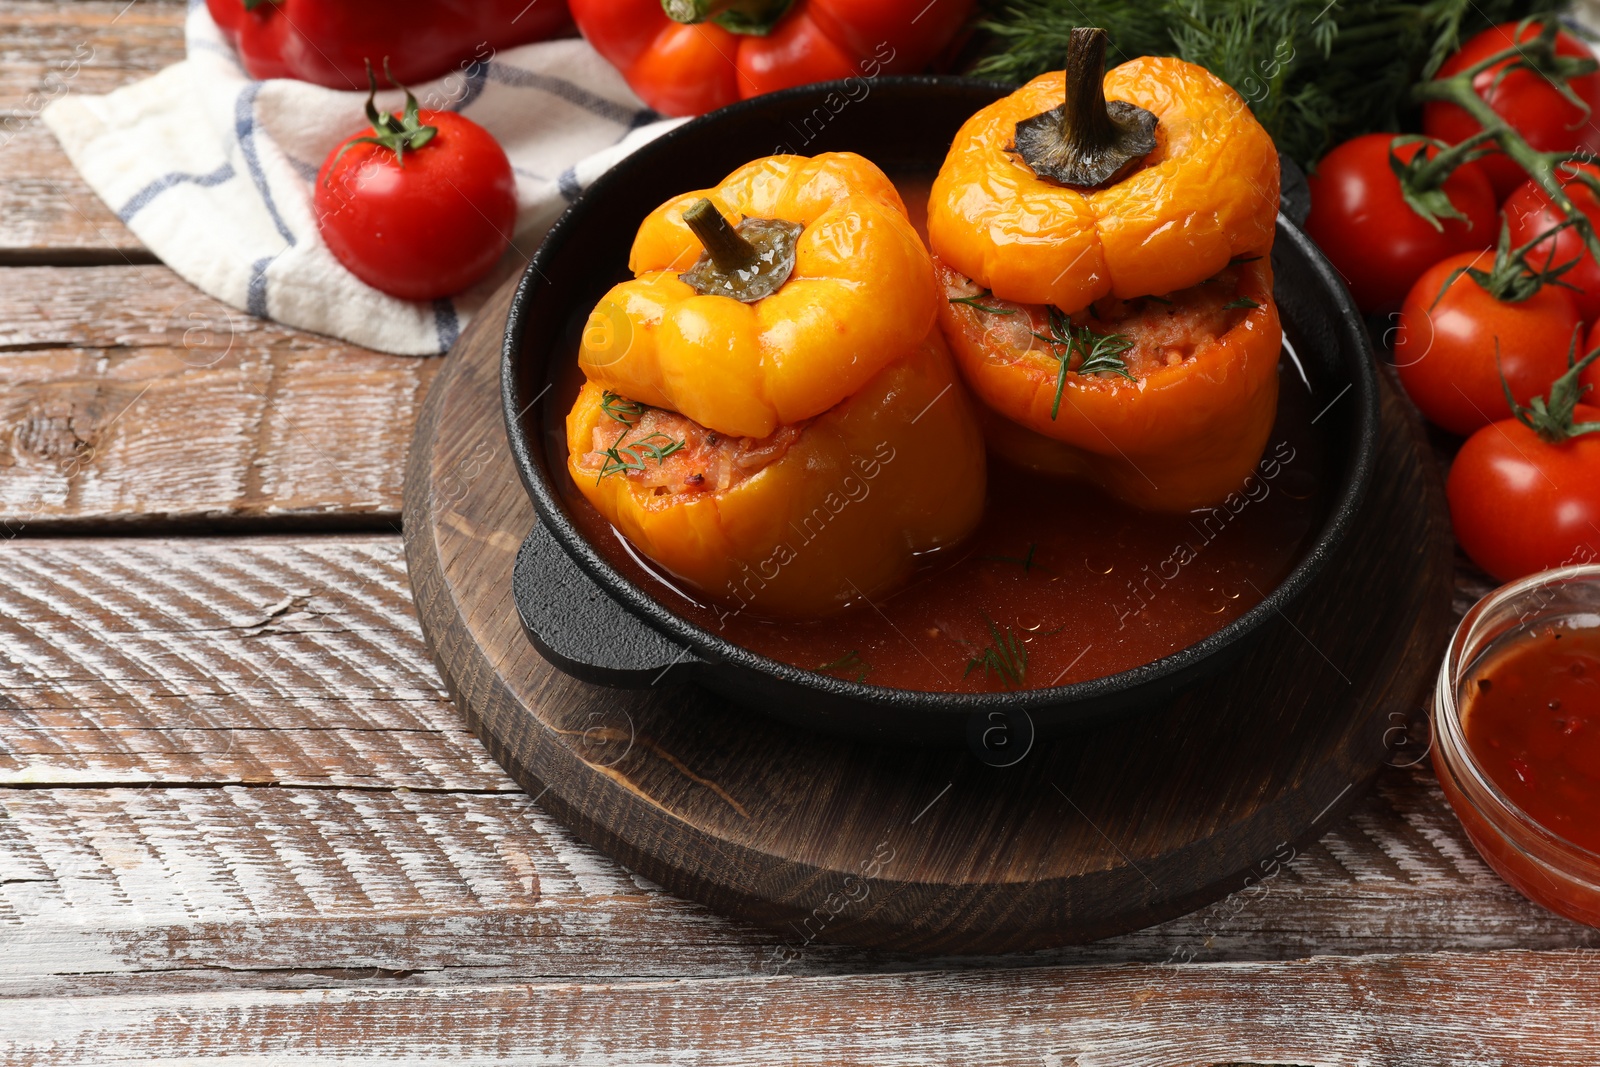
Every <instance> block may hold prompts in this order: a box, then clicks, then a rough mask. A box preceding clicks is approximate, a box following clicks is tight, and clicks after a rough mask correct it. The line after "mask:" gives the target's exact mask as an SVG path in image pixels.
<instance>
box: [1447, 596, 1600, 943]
mask: <svg viewBox="0 0 1600 1067" xmlns="http://www.w3.org/2000/svg"><path fill="white" fill-rule="evenodd" d="M1557 622H1561V623H1565V624H1566V625H1568V626H1577V627H1585V628H1587V627H1600V566H1597V565H1584V566H1575V567H1562V568H1559V569H1557V570H1550V571H1543V572H1541V573H1539V574H1534V575H1530V576H1529V577H1527V578H1523V579H1520V580H1518V581H1515V582H1512V583H1510V584H1509V585H1505V586H1502V587H1500V588H1499V589H1496V590H1495V591H1494V592H1492V593H1490V594H1489V595H1488V596H1486V597H1484V598H1483V599H1482V600H1480V601H1478V603H1476V604H1474V605H1473V607H1472V609H1471V610H1470V611H1468V612H1467V614H1466V616H1465V617H1464V618H1463V619H1462V620H1461V625H1460V626H1458V627H1457V628H1456V632H1455V636H1454V638H1452V639H1451V641H1450V647H1449V650H1448V651H1447V652H1446V653H1445V658H1444V664H1443V666H1442V667H1440V669H1439V682H1438V686H1437V687H1436V688H1435V690H1434V698H1433V735H1434V746H1433V766H1434V771H1435V772H1436V773H1437V774H1438V776H1439V785H1440V786H1441V787H1442V788H1443V790H1444V795H1445V797H1446V799H1448V800H1449V801H1450V806H1451V807H1453V808H1454V809H1455V811H1456V815H1457V817H1459V818H1460V820H1461V825H1462V826H1463V827H1464V828H1465V829H1466V831H1467V837H1468V838H1469V839H1471V841H1472V844H1473V847H1474V848H1476V849H1477V850H1478V854H1479V855H1481V856H1482V857H1483V859H1484V861H1485V862H1486V863H1488V864H1489V866H1490V867H1493V868H1494V870H1495V872H1496V873H1497V874H1499V875H1500V877H1501V878H1504V879H1505V880H1506V881H1507V882H1508V883H1509V884H1510V885H1511V886H1512V887H1513V888H1514V889H1516V890H1517V891H1518V892H1520V893H1521V894H1522V895H1523V896H1525V897H1527V898H1528V899H1530V900H1532V901H1534V902H1535V903H1538V904H1542V905H1544V906H1545V907H1547V908H1549V909H1550V910H1551V911H1554V912H1557V913H1559V914H1561V915H1565V916H1567V917H1568V918H1569V919H1576V920H1577V921H1578V922H1581V923H1587V924H1589V925H1590V926H1600V853H1596V852H1591V851H1589V850H1588V849H1585V848H1582V847H1580V846H1578V845H1576V844H1574V843H1572V842H1571V841H1568V840H1566V839H1564V838H1562V837H1561V836H1559V835H1558V834H1556V833H1553V832H1552V831H1550V830H1549V829H1547V828H1546V827H1544V826H1543V825H1541V824H1539V823H1537V822H1535V821H1534V820H1533V819H1532V818H1530V817H1529V816H1528V815H1527V814H1526V813H1525V812H1524V811H1522V809H1521V808H1519V807H1518V806H1517V805H1516V803H1514V802H1513V801H1512V800H1511V799H1510V798H1509V797H1508V796H1506V794H1505V793H1504V792H1502V791H1501V789H1500V788H1499V787H1498V786H1496V785H1495V784H1494V782H1493V781H1492V780H1491V779H1490V778H1489V776H1488V774H1486V773H1485V771H1484V769H1483V767H1482V766H1481V765H1480V764H1479V762H1478V760H1477V759H1476V758H1475V757H1474V755H1473V753H1472V751H1471V749H1469V748H1468V747H1467V743H1466V730H1465V729H1464V726H1463V720H1462V701H1461V690H1462V687H1463V685H1464V683H1466V682H1467V681H1468V679H1470V677H1471V676H1472V673H1473V671H1474V670H1475V669H1476V668H1477V667H1478V666H1479V664H1480V663H1481V662H1482V661H1483V660H1484V658H1485V656H1486V655H1489V654H1491V653H1494V652H1498V651H1499V650H1500V649H1502V648H1504V647H1505V646H1506V644H1507V643H1509V642H1513V641H1515V640H1517V638H1518V635H1520V634H1528V633H1532V632H1533V631H1534V630H1535V629H1536V628H1540V627H1547V626H1549V625H1550V624H1552V623H1557Z"/></svg>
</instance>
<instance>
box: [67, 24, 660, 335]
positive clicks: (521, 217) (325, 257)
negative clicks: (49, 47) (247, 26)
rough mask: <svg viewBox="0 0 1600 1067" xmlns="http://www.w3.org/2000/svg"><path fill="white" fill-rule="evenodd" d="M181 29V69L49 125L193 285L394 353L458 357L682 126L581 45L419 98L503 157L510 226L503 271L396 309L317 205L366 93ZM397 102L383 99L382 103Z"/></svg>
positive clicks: (83, 101) (553, 45) (506, 56)
mask: <svg viewBox="0 0 1600 1067" xmlns="http://www.w3.org/2000/svg"><path fill="white" fill-rule="evenodd" d="M185 33H186V36H187V45H188V53H187V58H186V59H184V60H183V61H182V62H180V63H176V64H174V65H173V66H170V67H168V68H167V69H166V70H163V71H161V72H160V73H159V74H156V75H154V76H153V77H150V78H147V79H145V80H144V81H141V82H137V83H135V84H132V85H128V86H125V87H123V88H121V89H118V90H116V91H115V92H112V93H109V94H107V95H105V96H67V97H63V98H62V99H60V100H57V101H56V102H55V103H53V104H52V105H51V106H50V107H49V108H48V109H47V110H46V111H45V113H44V121H45V124H46V125H47V126H49V128H50V129H51V130H52V131H53V132H54V133H55V135H56V138H57V139H58V140H59V141H60V142H61V144H62V146H63V147H64V148H65V149H66V152H67V155H68V156H69V157H70V158H71V160H72V163H73V165H74V166H76V167H77V168H78V170H79V172H80V173H82V175H83V177H84V179H85V180H86V181H87V182H88V183H89V186H90V188H92V189H93V190H94V191H95V192H96V193H97V194H99V196H100V198H101V199H102V200H104V201H105V202H106V203H107V204H108V205H110V207H111V209H112V210H113V211H115V212H116V213H117V216H118V217H119V218H120V219H122V221H123V222H124V223H126V224H127V226H128V228H129V229H131V230H132V231H133V232H134V234H135V235H136V236H138V238H139V239H140V240H141V241H143V242H144V243H145V245H146V247H148V248H149V249H150V250H151V251H152V252H154V253H155V254H156V255H157V256H159V257H160V258H161V260H162V261H163V262H164V263H166V264H167V265H168V266H169V267H171V268H172V269H173V270H175V271H177V272H178V273H179V274H180V275H182V276H183V277H184V278H185V279H187V280H188V281H189V282H191V283H192V284H194V285H195V286H197V287H199V288H200V289H202V290H204V291H205V292H207V293H209V294H210V295H212V296H214V297H217V298H218V299H220V300H223V301H226V302H227V303H229V304H232V305H233V306H235V307H237V308H240V309H242V310H244V311H248V312H249V313H250V314H252V315H257V316H261V317H263V318H270V319H276V320H277V321H279V322H283V323H286V324H288V325H290V326H295V327H299V328H301V329H305V330H314V331H316V332H318V333H324V334H329V335H331V336H334V337H338V338H341V339H342V340H345V341H350V342H353V343H355V344H359V345H365V346H366V347H368V348H376V349H380V350H382V351H385V352H397V353H402V354H406V355H429V354H433V353H437V352H443V351H445V350H446V349H448V348H449V347H450V345H451V343H452V342H453V341H454V340H455V338H456V336H457V335H458V334H459V333H460V331H461V329H462V327H464V326H465V325H466V323H467V322H468V321H469V320H470V319H471V317H472V314H473V312H475V311H476V310H477V309H478V308H479V307H480V306H482V304H483V302H484V300H485V299H486V298H487V297H488V296H489V294H491V293H492V292H494V290H495V289H496V288H497V287H498V286H499V284H500V283H501V282H503V281H504V280H505V279H506V278H508V277H510V276H511V275H512V274H514V273H516V272H518V271H520V270H521V269H522V268H523V267H524V266H525V265H526V264H527V261H528V257H529V256H531V255H532V254H533V251H534V249H535V248H536V247H537V246H538V243H539V240H540V238H541V237H542V236H543V235H544V232H545V230H546V229H548V228H549V226H550V224H551V223H552V222H554V221H555V218H556V216H557V215H559V214H560V213H561V210H562V209H563V208H565V207H566V205H567V204H568V203H570V202H571V201H572V200H573V199H575V198H576V197H577V195H578V193H579V192H580V191H582V189H583V188H584V187H585V186H586V185H587V184H588V183H589V182H591V181H593V180H594V179H595V178H596V177H598V176H599V175H600V174H601V173H602V172H604V171H605V170H606V168H608V167H609V166H611V165H612V164H613V163H615V162H616V161H617V160H618V159H621V158H622V157H623V156H624V155H626V154H627V153H628V152H630V151H632V150H633V149H634V148H636V147H638V146H639V145H641V144H643V143H645V142H646V141H648V140H650V139H651V138H653V137H655V136H657V135H659V134H661V133H663V132H665V131H666V130H668V129H670V128H671V127H672V126H674V125H676V124H677V121H678V120H662V119H660V117H659V116H658V115H656V114H655V113H654V112H652V111H650V110H649V109H648V108H646V107H645V106H644V105H643V104H642V103H640V101H639V99H638V97H636V96H634V95H633V93H632V91H630V90H629V88H628V86H627V83H625V82H624V81H623V80H622V77H621V75H619V74H618V73H617V72H616V71H615V70H613V69H612V68H611V66H610V65H609V64H607V63H606V62H605V60H603V59H601V58H600V56H599V55H598V54H597V53H596V52H595V51H594V49H592V48H590V47H589V45H588V44H587V43H586V42H584V41H582V40H576V39H573V40H560V41H548V42H544V43H540V44H531V45H523V46H522V47H519V48H513V49H507V50H505V51H502V52H499V53H490V52H489V51H488V50H487V49H483V50H482V54H481V55H479V56H477V57H474V58H473V59H472V60H469V61H468V62H465V63H463V64H462V66H461V68H460V69H459V70H458V71H456V72H454V73H452V74H450V75H448V76H446V77H444V78H441V79H439V80H437V81H433V82H430V83H428V84H426V85H417V86H412V87H411V88H412V90H413V92H415V93H416V96H417V99H418V100H419V101H421V103H422V106H423V107H424V108H433V109H436V110H447V109H448V110H453V111H459V112H461V113H462V114H464V115H466V116H467V117H469V118H471V119H472V120H473V121H474V122H476V123H478V124H479V125H481V126H483V127H484V128H486V129H487V130H488V131H489V132H490V133H492V134H494V136H495V137H496V139H498V140H499V142H500V144H501V145H502V146H503V147H504V148H505V150H506V154H507V155H509V156H510V157H511V164H512V168H513V169H514V171H515V173H516V176H517V201H518V214H517V229H516V233H515V234H514V235H513V247H512V249H511V250H510V251H509V252H507V254H506V257H505V259H504V260H502V262H501V263H500V265H499V267H498V268H497V270H496V271H495V273H494V274H492V275H491V276H490V277H489V278H487V279H485V280H484V281H483V282H481V283H479V284H478V285H476V286H474V287H473V288H472V289H470V290H468V291H467V292H465V293H462V294H459V295H458V296H456V297H455V298H453V299H444V300H438V301H434V302H433V303H431V304H430V303H414V302H410V301H404V300H396V299H395V298H394V297H391V296H387V295H385V294H383V293H381V292H379V291H378V290H376V289H373V288H372V287H371V286H368V285H366V284H365V283H363V282H361V281H360V280H359V279H357V278H356V277H355V276H354V275H353V274H351V273H350V272H349V271H347V270H345V269H344V267H343V266H341V265H340V264H339V262H338V261H337V260H336V259H334V258H333V255H332V253H330V252H329V251H328V248H327V246H326V245H324V244H323V243H322V239H321V238H320V237H319V236H318V233H317V222H316V216H315V213H314V212H313V208H312V192H313V186H314V183H315V180H316V175H317V170H318V168H319V167H320V166H321V164H322V161H323V159H324V158H325V157H326V156H327V154H328V153H329V152H330V151H331V150H332V149H333V148H334V147H335V146H336V145H337V144H338V143H339V142H340V141H342V140H343V139H344V138H345V137H348V136H349V135H351V134H352V133H355V132H357V131H359V130H361V129H362V128H364V127H365V126H366V124H367V122H366V117H365V114H364V110H363V109H364V106H365V103H366V94H365V93H362V92H338V91H335V90H332V89H324V88H322V87H320V86H316V85H310V84H307V83H305V82H297V81H288V80H279V79H274V80H271V81H251V80H250V78H249V76H248V75H246V74H245V72H244V69H243V68H242V67H241V66H240V65H239V62H238V60H237V59H236V58H235V56H234V53H233V49H232V48H230V47H229V45H228V43H227V41H226V40H225V39H224V38H223V37H222V35H221V33H220V32H219V31H218V30H217V27H216V24H215V23H214V22H212V20H211V16H210V15H209V14H208V13H207V11H206V7H205V4H204V3H202V2H200V0H191V3H190V5H189V11H188V16H187V22H186V25H185ZM403 103H404V95H403V94H402V93H400V92H398V91H391V92H384V93H380V94H378V106H379V107H380V108H387V109H389V110H391V111H397V110H399V109H400V108H401V106H402V105H403Z"/></svg>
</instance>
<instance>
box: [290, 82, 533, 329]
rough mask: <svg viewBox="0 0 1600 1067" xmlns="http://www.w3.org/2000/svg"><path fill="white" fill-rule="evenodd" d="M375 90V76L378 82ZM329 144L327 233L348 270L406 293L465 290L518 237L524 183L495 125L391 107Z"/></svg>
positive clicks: (421, 295)
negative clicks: (354, 132) (368, 124)
mask: <svg viewBox="0 0 1600 1067" xmlns="http://www.w3.org/2000/svg"><path fill="white" fill-rule="evenodd" d="M374 92H376V83H375V82H374ZM367 117H368V118H369V119H370V120H371V122H372V127H371V128H370V129H368V130H366V131H364V132H363V133H360V134H357V135H355V136H353V137H350V138H348V139H347V140H346V141H344V143H343V144H341V145H339V147H337V148H335V149H334V150H333V151H332V152H331V153H329V155H328V158H327V160H326V161H325V162H324V163H323V164H322V169H321V170H320V171H319V172H318V173H317V190H316V195H315V206H316V212H317V223H318V225H319V227H320V228H321V231H322V239H323V240H324V241H325V242H327V245H328V249H329V250H330V251H331V252H332V253H333V254H334V256H335V258H337V259H338V260H339V262H340V263H343V264H344V265H345V267H347V268H348V269H349V271H350V273H352V274H354V275H355V276H356V277H358V278H360V279H361V280H362V281H364V282H366V283H367V284H368V285H370V286H372V287H373V288H375V289H381V290H383V291H384V292H386V293H388V294H390V295H391V296H397V297H400V298H401V299H402V300H433V299H436V298H438V297H442V296H450V295H451V294H453V293H458V292H460V291H461V290H463V289H465V288H466V287H467V286H469V285H471V284H472V283H473V282H475V281H478V280H479V279H480V278H482V277H484V275H486V274H488V273H489V271H490V270H492V269H493V268H494V265H495V263H496V262H498V261H499V259H500V256H501V255H502V254H504V252H505V250H506V247H507V246H508V245H509V244H510V243H511V230H512V227H513V226H515V225H516V221H517V184H516V178H515V176H514V175H513V174H512V172H511V161H510V160H509V159H507V158H506V153H505V150H504V149H502V148H501V147H500V144H499V142H497V141H496V140H495V139H494V137H493V136H491V135H490V133H489V131H487V130H485V129H484V128H483V127H482V126H479V125H478V124H477V123H475V122H473V121H472V120H470V119H465V118H462V117H461V116H460V115H457V114H455V113H454V112H451V111H422V110H420V109H419V108H418V107H417V100H416V97H414V96H412V95H411V93H410V92H409V91H408V92H407V93H406V106H405V111H404V112H403V113H402V114H399V115H386V114H382V113H380V112H379V111H378V110H377V107H376V106H375V104H374V103H373V100H372V99H371V98H368V100H367Z"/></svg>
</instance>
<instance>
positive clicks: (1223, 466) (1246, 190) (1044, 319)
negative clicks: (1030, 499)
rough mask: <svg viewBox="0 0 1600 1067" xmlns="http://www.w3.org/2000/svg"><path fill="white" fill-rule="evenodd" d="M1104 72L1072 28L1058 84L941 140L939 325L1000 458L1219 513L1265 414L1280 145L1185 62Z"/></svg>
mask: <svg viewBox="0 0 1600 1067" xmlns="http://www.w3.org/2000/svg"><path fill="white" fill-rule="evenodd" d="M1104 66H1105V34H1104V31H1101V30H1090V29H1080V30H1074V31H1073V35H1072V41H1071V44H1070V46H1069V53H1068V60H1067V70H1066V71H1065V72H1064V73H1054V74H1046V75H1043V76H1041V77H1039V78H1036V79H1034V80H1033V81H1032V82H1029V83H1028V84H1027V85H1025V86H1023V87H1022V88H1021V89H1019V90H1017V91H1016V92H1015V93H1013V94H1011V95H1010V96H1008V97H1006V98H1004V99H1003V100H1000V101H997V102H996V103H994V104H991V105H990V106H989V107H987V108H984V109H983V110H982V111H980V112H978V113H977V114H976V115H974V116H973V117H972V118H971V119H969V120H968V121H967V122H966V124H965V125H964V126H963V127H962V129H961V131H960V132H959V133H958V134H957V135H956V138H955V141H954V143H953V144H952V147H951V149H950V153H949V155H948V156H947V157H946V159H945V162H944V166H943V168H942V169H941V170H940V172H939V176H938V178H937V179H936V180H935V182H934V185H933V190H932V193H931V196H930V198H929V204H928V234H929V243H930V244H931V245H932V249H933V252H934V257H935V262H936V263H937V264H938V268H939V272H940V278H941V281H942V282H943V284H944V288H945V296H946V300H945V302H944V303H943V304H942V305H941V311H940V321H941V325H942V327H943V329H944V331H945V335H946V337H947V338H948V339H949V341H950V344H951V347H952V349H953V351H954V352H955V355H956V360H957V362H958V364H959V365H960V367H961V370H962V374H963V375H964V376H965V377H966V379H967V381H968V383H969V384H970V385H971V386H972V388H973V391H974V392H975V393H977V395H978V396H979V398H980V399H982V400H983V401H984V402H985V403H986V404H987V405H988V406H989V407H990V408H991V409H993V413H994V414H995V415H998V416H999V418H989V419H988V420H987V422H986V427H987V429H988V437H989V441H990V445H991V447H993V448H994V449H995V450H996V451H997V452H999V453H1001V454H1003V455H1005V456H1006V457H1007V458H1009V459H1012V460H1014V461H1017V462H1022V463H1024V464H1026V465H1028V466H1031V467H1034V468H1036V469H1040V470H1048V471H1055V472H1058V473H1062V474H1066V475H1069V476H1074V477H1081V478H1087V479H1089V480H1092V481H1094V482H1096V483H1097V484H1099V485H1101V486H1102V487H1103V488H1104V489H1105V490H1106V491H1107V492H1109V493H1111V494H1112V495H1114V496H1116V497H1118V498H1120V499H1123V500H1126V501H1128V502H1130V503H1134V504H1136V505H1138V506H1141V507H1147V508H1153V509H1159V510H1167V511H1178V510H1186V509H1189V508H1195V507H1202V506H1206V505H1210V504H1215V503H1217V502H1218V501H1219V500H1221V499H1222V498H1223V497H1225V496H1226V495H1227V494H1228V493H1229V492H1231V491H1233V490H1234V489H1237V488H1238V487H1239V485H1240V484H1242V483H1243V481H1244V479H1245V477H1246V476H1247V475H1248V474H1249V473H1250V471H1251V470H1252V469H1253V467H1254V466H1255V464H1256V461H1257V460H1259V459H1260V456H1261V451H1262V449H1263V448H1264V447H1265V445H1266V439H1267V435H1268V433H1269V432H1270V431H1271V427H1272V422H1273V417H1274V415H1275V412H1276V407H1277V395H1278V379H1277V363H1278V354H1279V349H1280V347H1281V343H1282V331H1281V328H1280V326H1279V322H1278V316H1277V310H1276V307H1275V306H1274V305H1273V302H1272V270H1271V266H1270V261H1269V259H1268V256H1269V254H1270V252H1271V248H1272V238H1273V234H1274V232H1275V226H1276V219H1277V205H1278V159H1277V154H1276V151H1275V150H1274V148H1273V144H1272V139H1271V137H1269V136H1268V135H1267V133H1266V131H1265V130H1263V129H1262V128H1261V126H1260V125H1259V124H1258V123H1257V122H1256V120H1255V118H1254V116H1252V115H1251V114H1250V110H1249V108H1248V107H1246V106H1245V104H1244V101H1243V100H1241V99H1240V98H1239V96H1238V95H1237V94H1236V93H1234V92H1233V90H1232V89H1230V88H1229V87H1228V86H1227V85H1226V84H1224V83H1223V82H1222V81H1221V80H1219V79H1218V78H1216V77H1215V76H1214V75H1212V74H1210V73H1209V72H1207V71H1206V70H1204V69H1203V68H1200V67H1197V66H1194V65H1192V64H1189V63H1185V62H1183V61H1181V60H1177V59H1160V58H1148V57H1147V58H1142V59H1135V60H1132V61H1130V62H1128V63H1124V64H1123V65H1121V66H1119V67H1117V68H1116V69H1115V70H1113V71H1111V72H1110V73H1109V74H1107V73H1105V70H1104Z"/></svg>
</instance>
